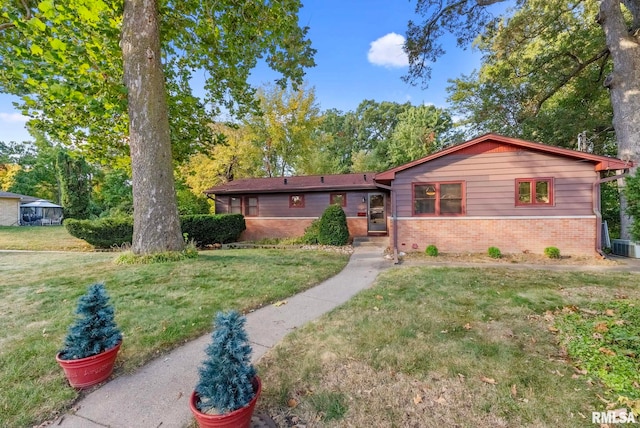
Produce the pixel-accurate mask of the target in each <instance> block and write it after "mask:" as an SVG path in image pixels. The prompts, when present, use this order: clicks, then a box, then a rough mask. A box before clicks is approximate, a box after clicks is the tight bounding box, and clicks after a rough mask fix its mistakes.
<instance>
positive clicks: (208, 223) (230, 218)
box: [180, 214, 247, 247]
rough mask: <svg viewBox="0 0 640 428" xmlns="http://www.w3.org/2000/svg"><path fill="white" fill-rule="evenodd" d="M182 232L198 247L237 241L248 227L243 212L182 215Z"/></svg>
mask: <svg viewBox="0 0 640 428" xmlns="http://www.w3.org/2000/svg"><path fill="white" fill-rule="evenodd" d="M180 227H181V228H182V233H183V234H186V235H187V238H188V239H189V240H190V241H193V242H195V243H196V246H198V247H204V246H206V245H213V244H226V243H228V242H235V241H237V240H238V238H240V234H241V233H242V231H243V230H245V229H246V228H247V225H246V223H245V220H244V216H243V215H242V214H215V215H213V214H200V215H184V216H180Z"/></svg>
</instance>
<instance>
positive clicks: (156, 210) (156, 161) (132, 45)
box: [121, 0, 184, 254]
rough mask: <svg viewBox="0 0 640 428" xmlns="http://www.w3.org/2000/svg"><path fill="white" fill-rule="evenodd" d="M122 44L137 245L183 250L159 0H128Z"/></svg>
mask: <svg viewBox="0 0 640 428" xmlns="http://www.w3.org/2000/svg"><path fill="white" fill-rule="evenodd" d="M121 43H122V45H121V47H122V56H123V61H124V82H125V85H126V87H127V89H128V102H129V138H130V142H129V144H130V151H131V169H132V172H133V212H134V221H133V243H132V244H133V245H132V249H133V252H134V253H135V254H147V253H154V252H160V251H178V250H182V249H183V248H184V240H183V238H182V232H181V230H180V220H179V218H178V208H177V204H176V195H175V188H174V178H173V164H172V159H171V140H170V134H169V116H168V111H167V100H166V91H165V82H164V75H163V72H162V63H161V60H160V29H159V22H158V5H157V3H156V0H125V2H124V19H123V23H122V41H121Z"/></svg>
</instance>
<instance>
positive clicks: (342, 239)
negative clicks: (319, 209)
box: [318, 205, 349, 246]
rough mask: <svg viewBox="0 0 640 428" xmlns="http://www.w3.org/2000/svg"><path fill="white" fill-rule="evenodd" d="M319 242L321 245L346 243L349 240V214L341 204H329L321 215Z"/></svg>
mask: <svg viewBox="0 0 640 428" xmlns="http://www.w3.org/2000/svg"><path fill="white" fill-rule="evenodd" d="M319 229H320V231H319V233H318V243H319V244H321V245H337V246H340V245H346V244H347V242H349V226H348V225H347V216H346V214H345V213H344V211H343V210H342V207H341V206H339V205H329V206H328V207H327V209H326V210H324V212H323V213H322V217H320V227H319Z"/></svg>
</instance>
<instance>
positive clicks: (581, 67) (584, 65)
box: [534, 48, 609, 114]
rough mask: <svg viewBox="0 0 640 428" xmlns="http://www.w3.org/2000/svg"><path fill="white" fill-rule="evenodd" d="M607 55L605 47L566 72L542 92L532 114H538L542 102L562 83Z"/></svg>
mask: <svg viewBox="0 0 640 428" xmlns="http://www.w3.org/2000/svg"><path fill="white" fill-rule="evenodd" d="M608 55H609V49H607V48H605V49H603V50H601V51H600V52H598V53H597V54H596V55H594V56H593V57H592V58H589V59H588V60H587V61H585V62H582V63H579V64H578V66H577V67H576V68H574V69H573V71H571V73H569V74H567V75H566V76H564V78H562V79H560V81H559V82H558V83H557V84H556V85H555V86H553V88H551V89H550V90H549V91H547V92H546V93H545V94H544V96H543V97H542V98H540V99H539V100H538V102H536V105H535V107H534V114H538V112H539V111H540V109H541V108H542V104H544V103H545V101H547V100H548V99H549V98H551V97H552V96H553V95H554V94H555V93H556V92H558V91H559V90H560V89H561V88H562V87H563V86H564V85H566V84H567V83H569V82H570V81H571V79H573V78H574V77H576V76H577V75H578V74H580V73H581V72H582V71H583V70H584V69H585V68H587V66H589V65H590V64H593V63H594V62H596V61H598V60H600V59H601V58H604V57H606V56H608Z"/></svg>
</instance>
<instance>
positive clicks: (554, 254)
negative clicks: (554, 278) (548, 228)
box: [544, 247, 560, 259]
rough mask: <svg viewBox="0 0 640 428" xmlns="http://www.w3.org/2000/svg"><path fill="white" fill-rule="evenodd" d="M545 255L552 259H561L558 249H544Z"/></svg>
mask: <svg viewBox="0 0 640 428" xmlns="http://www.w3.org/2000/svg"><path fill="white" fill-rule="evenodd" d="M544 255H545V256H547V257H549V258H550V259H559V258H560V250H559V249H558V248H557V247H547V248H545V249H544Z"/></svg>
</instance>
